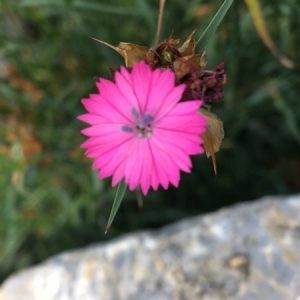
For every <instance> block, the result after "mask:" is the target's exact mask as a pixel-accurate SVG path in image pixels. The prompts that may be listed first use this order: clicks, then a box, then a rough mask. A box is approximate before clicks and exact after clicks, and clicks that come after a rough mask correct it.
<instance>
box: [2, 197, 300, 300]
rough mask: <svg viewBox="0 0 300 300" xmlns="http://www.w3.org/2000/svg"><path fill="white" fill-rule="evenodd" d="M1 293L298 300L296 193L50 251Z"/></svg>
mask: <svg viewBox="0 0 300 300" xmlns="http://www.w3.org/2000/svg"><path fill="white" fill-rule="evenodd" d="M0 299H1V300H127V299H130V300H131V299H132V300H152V299H155V300H177V299H178V300H185V299H186V300H198V299H199V300H200V299H201V300H219V299H220V300H231V299H232V300H233V299H234V300H255V299H258V300H263V299H268V300H269V299H270V300H289V299H291V300H299V299H300V195H299V196H292V197H266V198H264V199H261V200H258V201H257V202H253V203H244V204H239V205H236V206H233V207H230V208H226V209H222V210H220V211H218V212H215V213H212V214H208V215H204V216H199V217H194V218H191V219H187V220H184V221H181V222H178V223H176V224H174V225H171V226H167V227H164V228H162V229H160V230H157V231H146V232H140V233H135V234H129V235H127V236H124V237H121V238H118V239H116V240H113V241H111V242H109V243H107V244H101V245H96V246H90V247H87V248H85V249H81V250H76V251H71V252H67V253H63V254H60V255H57V256H55V257H53V258H50V259H49V260H47V261H46V262H44V263H43V264H41V265H39V266H36V267H33V268H30V269H28V270H24V271H23V272H20V273H18V274H15V275H13V276H11V277H10V278H8V279H7V280H6V281H5V282H4V283H3V285H2V286H1V288H0Z"/></svg>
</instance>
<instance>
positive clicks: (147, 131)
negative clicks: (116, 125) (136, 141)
mask: <svg viewBox="0 0 300 300" xmlns="http://www.w3.org/2000/svg"><path fill="white" fill-rule="evenodd" d="M131 114H132V116H133V117H134V119H135V120H136V124H134V125H133V126H128V125H124V126H121V130H122V131H124V132H130V133H132V132H137V134H138V137H142V138H144V137H151V136H152V131H153V126H152V121H153V120H154V118H153V117H152V116H151V115H150V114H149V113H148V112H146V113H145V114H144V116H143V117H141V116H140V114H139V112H138V111H137V109H136V108H134V107H133V108H132V109H131Z"/></svg>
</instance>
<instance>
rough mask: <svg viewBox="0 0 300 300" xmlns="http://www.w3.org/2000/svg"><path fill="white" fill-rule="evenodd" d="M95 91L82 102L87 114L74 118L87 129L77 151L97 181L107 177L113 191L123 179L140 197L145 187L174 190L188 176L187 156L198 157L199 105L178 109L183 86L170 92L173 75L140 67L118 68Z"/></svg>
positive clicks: (203, 121)
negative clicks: (81, 152) (89, 163)
mask: <svg viewBox="0 0 300 300" xmlns="http://www.w3.org/2000/svg"><path fill="white" fill-rule="evenodd" d="M97 87H98V90H99V94H92V95H90V97H89V98H87V99H83V100H82V103H83V105H84V107H85V108H86V110H87V111H88V113H87V114H84V115H81V116H79V117H78V118H79V119H80V120H82V121H84V122H86V123H88V124H90V125H91V126H90V127H88V128H86V129H84V130H82V133H83V134H84V135H86V136H88V139H87V141H86V142H84V143H83V144H82V147H83V148H86V149H87V150H86V155H87V156H88V157H90V158H94V159H95V162H94V164H93V168H94V169H99V170H100V172H99V178H100V179H102V178H106V177H110V176H112V185H113V186H115V185H116V184H118V183H119V182H120V180H121V179H123V178H124V179H125V182H126V183H127V184H128V185H129V189H130V190H133V189H135V188H136V187H137V186H138V185H140V187H141V189H142V192H143V194H144V195H146V194H147V193H148V191H149V188H150V187H152V188H153V189H154V190H156V189H157V188H158V186H159V185H162V186H163V188H165V189H167V188H168V186H169V183H171V184H172V185H174V186H176V187H177V186H178V184H179V180H180V170H182V171H184V172H190V170H191V167H192V162H191V159H190V155H195V154H200V153H203V152H204V150H203V147H202V143H203V141H202V139H201V137H200V134H201V133H203V132H204V131H205V125H206V119H205V117H204V116H203V115H201V114H199V113H198V112H197V110H198V109H199V107H200V106H201V105H202V101H200V100H193V101H185V102H180V103H179V101H180V99H181V97H182V95H183V92H184V89H185V85H184V84H181V85H177V86H175V75H174V72H172V71H171V70H169V69H166V70H163V71H161V70H160V69H155V70H152V69H151V68H150V67H149V66H148V65H147V64H146V63H145V62H144V61H142V62H139V63H136V64H135V65H134V66H133V68H132V71H131V72H129V71H128V70H127V69H126V68H125V67H121V68H120V71H119V72H116V73H115V82H112V81H109V80H106V79H102V78H101V79H100V80H99V81H98V82H97Z"/></svg>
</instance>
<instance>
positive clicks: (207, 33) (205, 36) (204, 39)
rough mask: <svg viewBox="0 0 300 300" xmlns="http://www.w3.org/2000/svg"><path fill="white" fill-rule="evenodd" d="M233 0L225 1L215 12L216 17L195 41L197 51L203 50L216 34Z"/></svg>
mask: <svg viewBox="0 0 300 300" xmlns="http://www.w3.org/2000/svg"><path fill="white" fill-rule="evenodd" d="M232 2H233V0H225V1H224V3H223V4H222V6H221V7H220V8H219V10H218V11H217V13H216V15H215V16H214V17H213V19H212V20H211V22H210V23H209V25H208V26H207V27H206V29H205V30H204V32H203V33H202V35H201V36H200V38H199V40H198V41H197V44H198V47H199V49H204V47H205V46H206V44H207V43H208V41H209V40H210V38H211V37H212V36H213V34H214V33H215V32H216V30H217V28H218V27H219V25H220V23H221V21H222V20H223V18H224V17H225V15H226V13H227V11H228V9H229V7H230V6H231V4H232Z"/></svg>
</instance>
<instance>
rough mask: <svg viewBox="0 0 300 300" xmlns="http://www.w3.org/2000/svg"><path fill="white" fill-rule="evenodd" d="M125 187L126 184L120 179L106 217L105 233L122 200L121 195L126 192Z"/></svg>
mask: <svg viewBox="0 0 300 300" xmlns="http://www.w3.org/2000/svg"><path fill="white" fill-rule="evenodd" d="M126 189H127V184H126V183H125V182H124V181H123V180H122V181H121V182H120V183H119V184H118V187H117V192H116V196H115V199H114V203H113V206H112V209H111V212H110V215H109V218H108V222H107V226H106V229H105V233H107V231H108V230H109V228H110V226H111V224H112V222H113V220H114V218H115V216H116V213H117V211H118V209H119V207H120V204H121V202H122V200H123V197H124V195H125V192H126Z"/></svg>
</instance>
